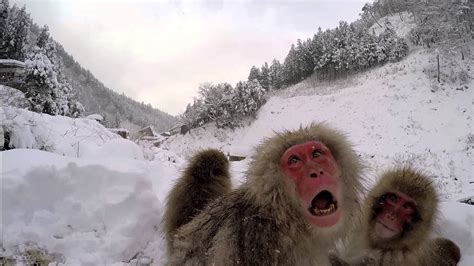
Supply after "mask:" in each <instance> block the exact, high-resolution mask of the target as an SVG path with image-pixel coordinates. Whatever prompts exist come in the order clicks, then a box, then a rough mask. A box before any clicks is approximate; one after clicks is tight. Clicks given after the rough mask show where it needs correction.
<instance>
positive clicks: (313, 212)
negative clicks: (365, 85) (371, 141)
mask: <svg viewBox="0 0 474 266" xmlns="http://www.w3.org/2000/svg"><path fill="white" fill-rule="evenodd" d="M200 156H201V155H199V154H198V155H197V156H196V157H195V158H194V159H193V160H192V162H191V165H190V167H189V168H188V169H192V168H193V162H202V163H204V162H205V163H209V164H214V162H213V161H214V160H218V158H206V159H204V158H201V157H200ZM360 172H361V164H360V162H359V159H358V157H357V155H356V153H355V152H354V151H353V150H352V147H351V145H350V144H349V143H348V141H347V140H346V138H345V137H344V136H343V135H342V134H341V133H339V132H337V131H335V130H333V129H330V128H328V127H327V126H325V125H321V124H319V125H311V126H309V127H306V128H300V129H299V130H297V131H294V132H283V133H279V134H276V135H275V136H274V137H272V138H269V139H266V140H265V141H264V142H263V143H262V144H261V145H259V146H258V147H257V149H256V154H255V155H254V157H253V158H252V162H251V163H250V166H249V170H248V172H247V179H246V181H245V182H244V184H242V185H241V186H240V188H237V189H235V190H233V191H232V192H229V193H222V196H220V197H218V198H217V199H215V200H212V201H210V204H209V205H208V206H207V207H206V208H204V209H203V210H202V211H200V212H199V214H197V215H196V216H193V215H194V213H193V215H192V216H187V215H185V214H184V213H185V212H186V211H187V208H189V206H188V204H189V205H192V204H193V201H194V200H195V199H194V198H193V195H195V193H194V192H193V193H189V192H187V191H188V190H189V187H191V186H194V185H195V184H194V183H191V181H192V180H191V179H190V178H189V176H193V174H192V173H191V172H190V173H188V174H186V175H185V176H184V177H183V178H182V179H181V180H180V181H178V183H177V185H176V186H184V187H186V188H188V189H180V188H176V187H175V188H174V189H173V190H172V191H171V194H170V196H169V197H170V199H181V200H182V201H185V202H186V203H182V202H176V200H170V201H168V205H167V207H166V208H167V212H172V213H179V214H180V216H181V219H182V220H189V219H191V221H190V222H188V223H185V224H184V223H182V224H183V225H181V226H180V225H179V224H176V223H175V222H176V219H174V218H169V217H171V215H167V216H166V217H165V219H168V220H167V221H166V224H168V226H167V228H166V230H168V231H167V235H168V236H169V237H170V239H169V240H170V241H169V245H170V248H169V250H170V258H169V261H168V264H169V265H235V264H241V265H328V264H329V260H328V256H327V254H328V251H329V249H331V248H334V243H335V240H336V239H337V238H338V237H341V236H343V235H344V234H346V233H347V228H348V227H349V226H350V225H351V224H353V223H354V221H353V220H354V218H355V216H356V215H355V214H356V213H357V210H358V209H359V206H360V202H359V197H360V195H361V177H360ZM218 176H219V178H221V176H220V175H218ZM213 178H214V176H212V175H211V176H208V177H206V178H204V177H203V179H213ZM203 188H205V186H200V188H199V187H198V188H197V189H203ZM174 228H178V229H177V230H173V229H174Z"/></svg>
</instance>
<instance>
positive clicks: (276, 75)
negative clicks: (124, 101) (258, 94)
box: [268, 59, 283, 90]
mask: <svg viewBox="0 0 474 266" xmlns="http://www.w3.org/2000/svg"><path fill="white" fill-rule="evenodd" d="M281 72H282V66H281V64H280V61H278V60H276V59H273V61H272V64H271V65H270V68H269V69H268V81H269V84H270V90H279V89H281V87H282V86H283V81H282V73H281Z"/></svg>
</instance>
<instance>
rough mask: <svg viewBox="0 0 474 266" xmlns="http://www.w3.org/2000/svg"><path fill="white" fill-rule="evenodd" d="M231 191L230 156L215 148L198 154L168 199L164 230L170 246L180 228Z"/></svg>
mask: <svg viewBox="0 0 474 266" xmlns="http://www.w3.org/2000/svg"><path fill="white" fill-rule="evenodd" d="M230 190H231V182H230V175H229V162H228V160H227V157H226V156H225V155H224V154H223V153H222V152H220V151H218V150H213V149H209V150H205V151H201V152H199V153H197V154H196V155H195V156H194V157H193V158H192V159H191V160H190V162H189V165H188V167H187V168H186V169H185V170H184V172H183V175H182V177H181V178H180V179H178V182H177V183H176V184H175V185H174V187H173V188H172V190H171V192H170V194H169V196H168V199H167V205H166V211H165V213H164V216H163V222H164V224H163V227H164V231H165V233H166V240H167V242H168V247H170V246H171V240H172V238H173V235H174V234H175V233H176V229H177V228H179V227H180V226H182V225H184V224H186V223H188V222H189V221H191V219H192V218H193V217H194V216H196V215H197V214H198V213H199V212H200V211H201V210H202V209H204V207H206V205H208V204H209V202H211V201H212V200H214V199H216V198H218V197H219V196H221V195H223V194H225V193H228V192H230Z"/></svg>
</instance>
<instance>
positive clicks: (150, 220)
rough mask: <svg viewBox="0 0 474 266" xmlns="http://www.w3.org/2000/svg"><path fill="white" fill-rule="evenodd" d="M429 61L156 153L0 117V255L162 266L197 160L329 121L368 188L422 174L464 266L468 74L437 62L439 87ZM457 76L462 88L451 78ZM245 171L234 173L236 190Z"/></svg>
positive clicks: (391, 68)
mask: <svg viewBox="0 0 474 266" xmlns="http://www.w3.org/2000/svg"><path fill="white" fill-rule="evenodd" d="M393 24H395V23H392V25H393ZM435 56H436V54H435V53H434V52H432V51H428V50H421V49H420V50H414V51H411V53H410V55H409V56H408V57H407V58H405V59H404V60H402V61H401V62H398V63H389V64H386V65H384V66H382V67H379V68H376V69H374V70H371V71H368V72H365V73H362V74H359V75H356V76H353V77H350V78H348V79H345V80H343V81H340V82H336V83H331V84H326V83H323V84H319V85H311V84H309V83H305V82H302V83H300V84H297V85H296V86H294V87H292V88H289V89H287V90H285V91H281V92H278V93H276V94H275V95H273V97H271V98H270V99H269V100H268V102H267V103H266V104H265V105H264V106H263V107H262V108H261V109H260V110H259V112H258V116H257V119H256V120H255V121H253V122H248V121H246V122H245V123H243V125H242V126H241V127H237V128H235V129H234V130H230V129H218V128H216V127H215V126H214V125H205V126H204V127H201V128H196V129H192V130H191V131H190V132H188V133H187V134H185V135H174V136H171V137H169V138H168V139H167V140H166V141H164V142H163V143H161V145H160V147H156V146H154V145H153V143H154V142H151V141H140V142H138V144H136V143H134V142H132V141H129V140H126V139H122V138H119V137H118V136H117V135H116V134H114V133H112V132H110V131H109V130H107V129H106V128H104V127H103V126H102V125H101V124H99V123H98V122H97V121H95V120H91V119H86V118H84V119H81V118H78V119H71V118H67V117H62V116H49V115H45V114H37V113H32V112H29V111H27V110H23V109H18V108H15V107H8V106H2V108H1V109H0V118H1V120H0V122H1V127H0V128H2V129H3V130H4V131H5V132H9V136H10V143H11V144H12V145H14V146H15V147H16V148H17V149H14V150H9V151H2V152H1V153H0V160H1V162H2V163H1V164H0V173H1V182H0V186H1V188H0V191H1V192H2V195H1V197H0V200H1V204H0V206H1V209H0V213H1V215H2V217H1V218H2V223H1V228H0V231H1V234H2V236H3V237H2V243H1V245H2V247H3V248H4V249H5V250H4V251H1V249H0V256H4V257H11V258H15V259H18V260H21V259H22V257H21V254H22V252H24V251H25V250H27V249H28V248H36V249H40V250H45V251H47V253H48V254H49V255H50V256H51V257H53V258H54V259H55V260H56V261H57V262H59V263H60V265H130V264H131V265H137V264H138V265H148V264H153V265H163V264H164V262H165V260H166V257H165V255H164V254H165V250H166V246H165V242H164V239H163V234H162V232H161V231H160V223H161V215H162V213H163V207H164V201H165V198H166V195H167V193H168V191H169V189H170V188H171V186H172V185H173V183H174V181H175V179H176V177H178V176H179V173H180V171H181V170H182V169H183V167H184V165H185V162H186V159H187V158H188V157H189V156H190V155H191V154H192V153H194V152H195V151H197V150H200V149H204V148H209V147H214V148H219V149H221V150H223V151H224V152H225V153H226V154H232V155H244V156H250V155H251V154H252V153H253V151H254V150H253V147H254V146H255V145H257V144H258V143H259V142H260V141H261V140H262V139H263V138H265V137H269V136H271V135H273V134H274V131H280V130H282V129H290V130H291V129H295V128H298V127H300V125H307V124H308V123H311V122H326V123H328V124H330V125H331V126H333V127H336V128H339V129H341V130H343V131H344V132H345V133H346V134H347V135H348V138H349V139H350V140H351V141H352V142H353V143H354V149H355V150H356V152H357V153H358V154H360V157H361V158H362V159H363V160H364V162H365V163H366V164H367V169H366V174H367V176H368V177H369V179H370V180H372V181H374V180H375V179H376V176H377V175H378V174H379V173H380V172H381V171H383V170H385V169H386V168H388V167H391V166H393V165H394V164H397V163H399V162H410V163H412V164H414V165H415V166H418V167H420V168H421V169H423V170H424V171H425V172H427V173H428V174H429V175H430V176H431V177H432V178H433V180H434V182H435V184H436V186H437V187H438V188H439V191H440V193H441V195H442V200H443V202H442V204H441V217H440V218H439V221H438V226H437V231H436V234H437V235H441V236H443V237H447V238H449V239H451V240H453V241H454V242H456V243H457V244H458V245H460V247H461V251H462V256H463V260H462V261H461V263H460V265H471V264H472V261H474V237H473V232H474V207H473V206H472V205H468V204H463V203H459V202H457V201H458V200H460V199H465V198H468V197H472V196H474V184H473V181H474V180H473V177H472V173H473V171H472V170H473V168H472V166H473V162H474V161H473V153H472V151H473V149H474V135H473V130H472V125H473V123H472V117H473V108H472V106H473V101H474V97H473V94H472V89H473V88H474V80H473V78H472V77H469V75H471V76H472V70H470V68H471V67H470V66H471V65H474V64H473V62H472V58H471V59H469V60H466V61H465V62H462V61H459V60H454V58H451V57H442V58H441V61H442V66H443V67H442V71H443V73H444V74H443V76H442V83H441V84H438V83H437V82H436V79H435V77H434V76H433V73H435V72H434V69H435V64H434V60H435ZM461 73H469V74H468V78H467V81H465V79H458V78H455V77H457V76H458V75H460V74H461ZM448 77H449V78H448ZM463 80H464V81H463ZM248 163H249V158H247V159H245V160H243V161H239V162H232V163H231V173H232V175H233V180H232V181H233V185H234V186H235V187H236V186H238V185H239V184H240V183H242V182H243V180H244V176H245V174H244V172H245V170H246V169H247V167H248ZM2 252H3V253H2Z"/></svg>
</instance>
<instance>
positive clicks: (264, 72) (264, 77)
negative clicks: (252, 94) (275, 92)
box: [258, 62, 270, 91]
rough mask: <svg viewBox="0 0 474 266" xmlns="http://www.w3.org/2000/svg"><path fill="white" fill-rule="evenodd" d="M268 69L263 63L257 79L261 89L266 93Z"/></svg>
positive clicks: (268, 79) (268, 87)
mask: <svg viewBox="0 0 474 266" xmlns="http://www.w3.org/2000/svg"><path fill="white" fill-rule="evenodd" d="M269 75H270V69H269V67H268V63H267V62H265V63H264V64H263V65H262V67H261V71H260V79H258V82H259V83H260V85H261V86H262V88H263V89H264V90H265V91H268V90H269V89H270V76H269Z"/></svg>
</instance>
